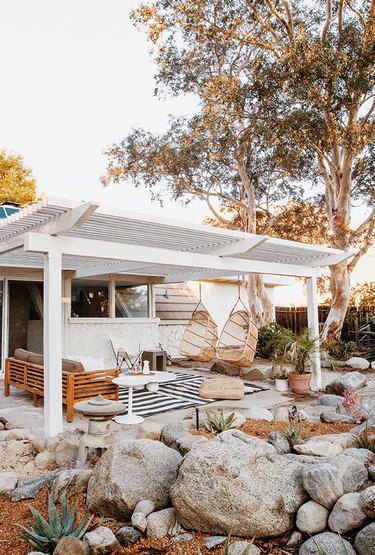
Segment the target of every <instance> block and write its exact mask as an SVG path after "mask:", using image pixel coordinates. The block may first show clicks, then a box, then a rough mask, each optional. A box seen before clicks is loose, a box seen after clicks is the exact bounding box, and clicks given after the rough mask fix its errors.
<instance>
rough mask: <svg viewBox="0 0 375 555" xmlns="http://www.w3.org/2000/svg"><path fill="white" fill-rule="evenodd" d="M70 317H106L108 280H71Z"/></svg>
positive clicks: (107, 312)
mask: <svg viewBox="0 0 375 555" xmlns="http://www.w3.org/2000/svg"><path fill="white" fill-rule="evenodd" d="M71 314H72V317H73V318H108V316H109V300H108V282H105V281H90V280H78V279H77V280H73V281H72V312H71Z"/></svg>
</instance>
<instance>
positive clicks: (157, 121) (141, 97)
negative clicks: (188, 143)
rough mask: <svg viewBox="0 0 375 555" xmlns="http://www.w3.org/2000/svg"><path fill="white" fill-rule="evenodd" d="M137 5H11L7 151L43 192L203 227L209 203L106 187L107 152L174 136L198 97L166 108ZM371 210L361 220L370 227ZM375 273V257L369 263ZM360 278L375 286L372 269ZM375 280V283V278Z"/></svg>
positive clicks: (1, 50) (4, 91) (1, 45)
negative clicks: (144, 137) (138, 136)
mask: <svg viewBox="0 0 375 555" xmlns="http://www.w3.org/2000/svg"><path fill="white" fill-rule="evenodd" d="M138 3H139V2H138V0H106V1H103V0H79V1H77V0H75V1H73V0H65V1H64V2H62V1H59V0H52V1H51V0H32V1H30V0H12V1H11V2H10V1H8V2H6V1H3V2H2V3H1V13H0V67H1V73H2V86H1V87H0V108H1V120H0V148H6V149H9V150H11V151H14V152H16V153H19V154H21V155H22V156H23V157H24V159H25V162H26V164H27V165H29V166H30V167H31V168H32V169H33V172H34V175H35V177H36V179H37V183H38V192H39V194H45V195H48V196H57V197H63V198H72V199H76V200H84V201H88V200H95V201H99V202H101V203H103V204H105V205H107V206H115V207H119V208H124V209H127V210H135V211H140V212H145V213H153V214H163V215H165V214H167V215H168V217H171V218H177V219H185V220H192V221H196V222H202V220H203V219H204V217H205V216H207V215H208V211H207V209H206V207H205V204H204V203H203V202H201V201H194V202H192V203H190V205H189V206H188V207H183V206H181V205H180V204H177V203H174V202H168V201H166V202H165V203H164V208H163V209H161V208H160V206H159V204H157V203H151V200H150V196H149V193H148V191H146V190H144V189H137V190H136V189H135V188H134V187H133V186H132V185H131V184H129V183H121V184H119V185H110V186H109V187H108V188H106V189H104V188H103V187H102V185H101V184H100V176H101V175H102V174H103V173H104V172H105V167H106V158H105V156H103V155H102V152H103V150H104V149H105V148H106V147H108V146H110V145H111V144H113V143H115V142H117V141H118V140H119V139H121V138H122V137H124V136H126V134H127V133H128V132H129V131H130V129H131V128H132V127H138V126H142V127H144V128H146V129H147V130H150V131H162V130H163V129H165V128H166V126H167V123H168V115H169V114H172V113H173V114H175V115H180V114H190V113H193V112H194V101H193V99H192V98H189V97H185V98H182V99H168V100H166V101H161V100H158V99H156V98H155V97H154V95H153V89H154V81H153V74H154V67H153V65H152V62H151V60H150V56H149V49H150V45H149V44H148V43H147V41H146V38H145V35H144V34H142V33H141V32H138V31H137V30H136V29H135V28H134V26H133V24H132V23H131V22H130V21H129V12H130V10H131V8H132V7H135V6H136V5H137V4H138ZM362 217H363V214H362V210H361V209H359V210H357V211H356V212H355V220H356V221H357V222H358V223H359V221H360V220H361V219H362ZM370 261H371V264H372V266H373V268H374V270H373V273H375V255H374V254H373V255H372V258H371V259H370ZM362 265H363V271H362V270H361V267H360V268H359V271H357V274H358V278H357V279H359V280H360V281H365V280H366V279H369V277H368V276H369V273H368V272H369V264H368V261H367V262H366V261H364V262H363V263H362ZM370 278H371V279H375V275H372V276H371V277H370Z"/></svg>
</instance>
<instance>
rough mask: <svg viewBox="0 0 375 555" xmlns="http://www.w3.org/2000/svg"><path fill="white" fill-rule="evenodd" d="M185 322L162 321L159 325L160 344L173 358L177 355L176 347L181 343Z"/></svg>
mask: <svg viewBox="0 0 375 555" xmlns="http://www.w3.org/2000/svg"><path fill="white" fill-rule="evenodd" d="M186 324H187V322H182V321H181V322H177V321H176V322H175V323H173V322H170V321H169V322H168V321H166V322H163V321H162V320H161V321H160V325H159V338H160V344H161V346H162V347H163V349H165V350H166V351H167V353H168V354H169V355H170V356H171V357H173V358H175V357H178V356H179V353H178V348H179V346H180V343H181V339H182V336H183V333H184V331H185V328H186Z"/></svg>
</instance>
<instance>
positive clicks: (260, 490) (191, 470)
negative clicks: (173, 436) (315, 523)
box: [171, 430, 307, 537]
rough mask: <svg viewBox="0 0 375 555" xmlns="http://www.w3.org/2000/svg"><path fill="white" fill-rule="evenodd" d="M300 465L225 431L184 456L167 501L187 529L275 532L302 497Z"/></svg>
mask: <svg viewBox="0 0 375 555" xmlns="http://www.w3.org/2000/svg"><path fill="white" fill-rule="evenodd" d="M302 468H303V466H302V465H301V464H299V463H297V462H294V461H289V460H288V459H286V458H285V457H283V456H281V455H278V454H277V452H276V450H275V448H274V447H273V446H272V445H270V444H268V443H266V442H265V441H263V440H260V439H258V438H255V437H251V436H247V435H246V434H243V433H242V432H240V431H238V430H230V431H227V432H223V433H222V434H220V435H219V436H218V437H217V438H216V439H215V440H212V441H209V442H208V443H206V444H203V445H201V446H200V447H199V448H198V449H194V450H193V451H191V452H190V453H188V454H187V455H186V456H185V458H184V460H183V462H182V465H181V467H180V470H179V473H178V478H177V481H176V483H175V484H174V486H173V487H172V491H171V498H172V503H173V505H174V507H175V509H176V513H177V517H178V520H179V521H180V523H181V524H182V526H183V527H184V528H187V529H190V530H197V531H201V532H207V533H214V534H232V535H234V536H236V535H238V536H243V537H273V536H279V535H281V534H284V533H286V532H288V531H290V529H291V527H292V524H293V517H294V514H295V513H296V512H297V510H298V508H299V507H300V505H302V503H303V502H304V501H305V500H306V498H307V495H306V493H305V492H304V490H303V487H302Z"/></svg>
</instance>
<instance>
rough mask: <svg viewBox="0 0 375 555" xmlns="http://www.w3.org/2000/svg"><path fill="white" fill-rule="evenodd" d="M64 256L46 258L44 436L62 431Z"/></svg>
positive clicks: (54, 253) (50, 254)
mask: <svg viewBox="0 0 375 555" xmlns="http://www.w3.org/2000/svg"><path fill="white" fill-rule="evenodd" d="M61 300H62V299H61V252H60V251H59V250H57V251H50V252H49V253H46V254H45V255H44V434H45V436H46V437H52V436H55V435H57V434H59V433H60V432H62V431H63V411H62V372H61V355H62V349H61V343H62V334H61V318H62V310H61Z"/></svg>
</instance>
